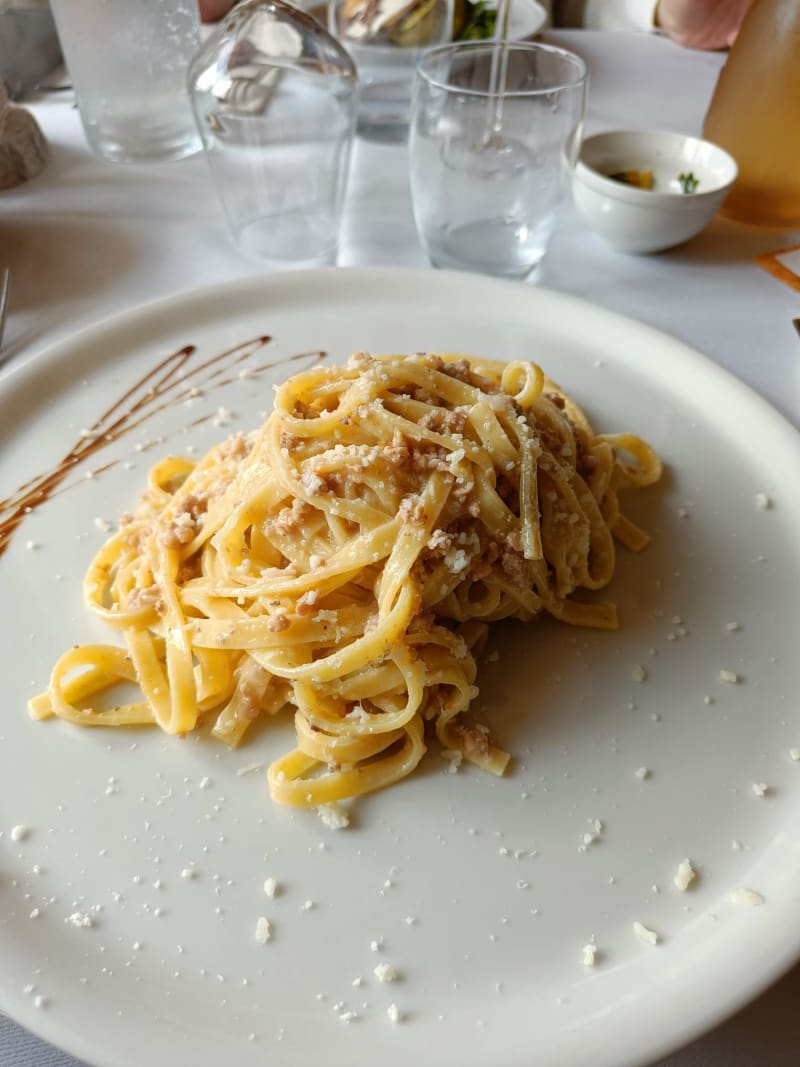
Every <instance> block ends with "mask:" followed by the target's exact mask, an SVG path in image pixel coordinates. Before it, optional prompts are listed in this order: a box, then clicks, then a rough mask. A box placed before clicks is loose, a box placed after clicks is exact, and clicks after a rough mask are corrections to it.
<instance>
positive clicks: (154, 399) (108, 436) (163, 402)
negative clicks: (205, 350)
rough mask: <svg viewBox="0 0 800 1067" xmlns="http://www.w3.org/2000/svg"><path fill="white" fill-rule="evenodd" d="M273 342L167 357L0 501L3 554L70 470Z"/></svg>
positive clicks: (192, 349) (226, 377) (187, 349)
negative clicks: (198, 358) (201, 356)
mask: <svg viewBox="0 0 800 1067" xmlns="http://www.w3.org/2000/svg"><path fill="white" fill-rule="evenodd" d="M271 340H272V338H271V337H269V336H267V335H264V336H261V337H256V338H253V339H252V340H250V341H244V342H242V343H241V344H238V345H234V346H233V347H232V348H228V349H225V351H223V352H219V353H217V354H216V355H213V356H210V357H209V358H207V359H205V360H203V361H202V362H201V363H198V364H197V365H196V366H193V365H192V359H193V357H194V356H195V355H196V353H197V347H196V346H195V345H184V346H183V347H182V348H179V349H177V351H175V352H172V353H170V355H168V356H167V357H166V358H165V359H162V360H161V361H160V362H159V363H157V364H156V365H155V366H154V367H152V368H151V369H150V370H149V371H147V373H146V374H145V375H144V376H143V377H142V378H140V379H139V380H138V381H137V382H135V384H134V385H133V386H131V388H130V389H128V390H126V391H125V392H124V393H123V394H122V396H120V397H119V399H117V400H115V401H114V403H113V404H112V405H111V407H109V408H108V409H107V410H106V411H104V412H103V414H102V415H100V417H99V418H98V419H96V421H95V422H93V423H92V424H91V425H90V426H89V427H88V430H86V431H84V432H83V433H82V435H81V437H80V439H79V440H78V441H76V442H75V444H74V445H73V446H72V447H71V448H70V450H69V451H68V452H67V453H66V454H65V455H64V456H62V458H61V459H60V460H59V462H58V463H57V464H56V466H54V467H53V468H52V469H51V470H49V471H45V472H44V473H42V474H37V475H36V476H35V477H34V478H31V479H30V480H29V481H27V482H25V483H24V484H23V485H21V486H20V487H19V488H18V489H16V490H15V491H14V492H13V493H12V494H11V495H10V496H9V497H6V498H5V499H4V500H0V556H2V555H3V553H4V552H5V550H6V549H7V548H8V546H9V544H10V542H11V538H12V536H13V535H14V533H15V532H16V530H17V529H18V528H19V526H20V525H21V524H22V522H24V520H25V518H26V517H27V516H28V515H30V514H31V512H33V511H35V510H36V508H38V507H40V506H41V505H42V504H44V503H45V502H46V501H47V500H49V499H50V498H51V497H53V496H55V495H57V493H60V492H64V491H65V490H66V489H69V488H70V485H64V482H65V481H66V480H67V478H68V476H69V474H70V472H71V471H73V470H74V469H75V468H76V467H78V466H79V465H80V464H81V463H84V462H85V461H86V460H87V459H89V458H90V457H91V456H94V455H96V454H98V453H99V452H101V451H102V450H103V449H104V448H106V447H107V446H108V445H110V444H113V443H114V442H115V441H119V440H120V439H121V438H123V437H124V436H125V435H126V434H129V433H131V431H133V430H135V429H137V428H138V427H139V426H141V425H142V424H143V423H145V422H146V421H147V420H148V419H151V418H153V416H154V415H157V414H159V413H160V412H162V411H165V410H167V409H168V408H170V407H174V406H176V405H177V404H181V403H184V402H185V401H187V400H189V399H191V398H192V397H194V396H199V395H200V394H201V393H202V392H204V391H205V390H207V389H209V388H220V387H222V386H225V385H229V384H230V383H231V382H233V381H234V380H235V379H236V377H237V375H236V374H232V373H231V372H232V371H233V370H234V369H235V368H236V367H238V366H240V364H242V363H244V362H245V361H247V360H249V359H250V358H251V357H252V356H254V355H255V354H256V353H257V352H259V351H260V350H261V349H262V348H264V347H265V346H267V345H268V344H269V343H270V342H271ZM326 355H327V353H326V352H323V351H321V350H320V351H310V352H298V353H296V354H295V355H292V356H285V357H283V358H282V359H277V360H273V361H271V362H266V363H263V364H260V365H258V366H254V367H248V368H247V369H248V371H249V373H250V374H253V375H255V374H258V373H260V372H262V371H266V370H273V369H274V368H275V367H279V366H281V365H283V364H288V363H295V362H298V361H300V360H303V359H310V360H311V361H312V364H313V363H318V362H320V361H321V360H323V359H325V357H326ZM210 418H212V416H211V415H204V416H201V417H200V418H198V419H195V420H194V421H193V422H192V423H191V426H199V425H201V424H202V423H204V422H206V421H208V419H210ZM119 462H120V460H116V459H115V460H111V461H110V462H108V463H106V464H104V465H103V466H101V467H95V468H94V469H93V470H92V471H91V472H90V473H91V474H92V475H97V474H101V473H102V472H103V471H107V470H109V469H110V468H111V467H114V466H116V465H117V463H119ZM71 484H76V483H71Z"/></svg>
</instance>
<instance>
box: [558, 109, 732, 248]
mask: <svg viewBox="0 0 800 1067" xmlns="http://www.w3.org/2000/svg"><path fill="white" fill-rule="evenodd" d="M630 170H635V171H652V172H653V177H654V185H653V188H652V189H642V188H639V187H637V186H635V185H629V184H626V183H625V182H623V181H619V180H617V179H615V178H612V177H611V175H612V174H616V173H618V172H620V171H630ZM737 173H738V169H737V166H736V161H735V160H734V159H733V157H732V156H730V155H729V154H728V153H727V152H726V151H725V150H724V149H722V148H720V147H719V146H718V145H715V144H712V143H711V142H710V141H704V140H701V139H700V138H699V137H689V136H687V135H686V134H682V133H673V132H670V131H668V130H611V131H608V132H606V133H598V134H595V135H594V136H592V137H587V138H586V140H585V141H584V142H583V145H582V147H581V151H580V155H579V157H578V163H577V165H576V167H575V173H574V179H573V199H574V202H575V207H576V208H577V210H578V211H579V212H580V214H581V215H582V216H583V217H584V218H585V219H586V221H587V222H588V223H590V225H591V226H592V227H593V228H594V229H595V230H596V231H597V232H598V233H599V234H601V236H602V237H604V238H605V239H606V240H607V241H608V242H609V243H610V244H612V245H613V246H614V247H615V248H617V249H619V250H620V251H622V252H633V253H645V252H660V251H662V250H663V249H666V248H673V247H674V246H675V245H679V244H683V242H684V241H688V240H689V238H691V237H694V236H695V234H698V233H700V231H701V230H702V229H704V228H705V227H706V226H707V225H708V223H709V222H710V221H711V220H712V219H713V217H714V216H715V215H716V213H717V211H718V210H719V208H720V207H721V205H722V202H723V200H724V199H725V197H726V196H727V195H728V193H729V192H730V189H731V187H732V186H733V183H734V182H735V181H736V176H737ZM682 174H691V175H693V176H694V177H695V178H696V179H697V186H696V190H695V191H694V192H684V191H683V189H682V186H681V182H680V181H679V175H682Z"/></svg>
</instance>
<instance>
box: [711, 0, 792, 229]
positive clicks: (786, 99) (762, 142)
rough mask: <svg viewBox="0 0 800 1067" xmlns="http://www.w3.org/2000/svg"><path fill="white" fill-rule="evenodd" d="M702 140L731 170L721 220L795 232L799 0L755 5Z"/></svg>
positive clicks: (722, 76) (724, 72) (725, 70)
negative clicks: (731, 163)
mask: <svg viewBox="0 0 800 1067" xmlns="http://www.w3.org/2000/svg"><path fill="white" fill-rule="evenodd" d="M704 136H705V137H706V138H707V139H708V140H709V141H714V142H715V143H716V144H718V145H721V146H722V147H723V148H725V149H727V150H728V152H730V153H731V155H732V156H733V157H734V159H735V160H736V162H737V163H738V165H739V177H738V180H737V182H736V184H735V185H734V187H733V190H732V192H731V194H730V196H729V197H728V198H727V199H726V201H725V203H724V205H723V207H722V214H723V215H726V216H728V217H729V218H733V219H738V220H739V221H741V222H750V223H754V224H756V225H761V226H771V227H772V226H774V227H796V226H800V0H755V2H754V4H753V6H752V7H751V8H750V11H749V12H748V14H747V16H746V18H745V21H744V23H743V25H742V28H741V30H740V31H739V36H738V37H737V39H736V42H735V43H734V45H733V47H732V48H731V52H730V55H729V56H728V60H727V62H726V64H725V66H724V67H723V68H722V72H721V73H720V76H719V81H718V82H717V87H716V90H715V92H714V97H713V99H712V101H711V106H710V108H709V111H708V115H707V116H706V123H705V129H704Z"/></svg>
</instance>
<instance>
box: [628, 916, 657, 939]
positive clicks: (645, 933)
mask: <svg viewBox="0 0 800 1067" xmlns="http://www.w3.org/2000/svg"><path fill="white" fill-rule="evenodd" d="M633 932H634V933H635V934H636V936H637V937H638V938H639V940H640V941H646V942H647V944H648V945H657V944H658V942H659V941H660V938H659V936H658V934H657V933H656V932H655V930H648V928H647V927H646V926H643V925H642V923H640V922H639V921H638V920H637V921H636V922H634V924H633Z"/></svg>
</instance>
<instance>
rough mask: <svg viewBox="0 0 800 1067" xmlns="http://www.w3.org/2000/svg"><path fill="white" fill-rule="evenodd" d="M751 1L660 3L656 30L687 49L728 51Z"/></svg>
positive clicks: (672, 0) (669, 0)
mask: <svg viewBox="0 0 800 1067" xmlns="http://www.w3.org/2000/svg"><path fill="white" fill-rule="evenodd" d="M751 2H752V0H658V3H657V5H656V12H655V22H656V26H657V27H658V28H659V29H660V30H661V32H662V33H665V34H666V35H667V36H668V37H671V38H672V39H673V41H677V42H678V44H682V45H684V46H685V47H686V48H706V49H712V48H729V47H730V46H731V45H732V44H733V42H734V41H735V40H736V35H737V34H738V32H739V27H740V26H741V24H742V19H743V18H744V16H745V15H746V14H747V9H748V8H749V7H750V4H751Z"/></svg>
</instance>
